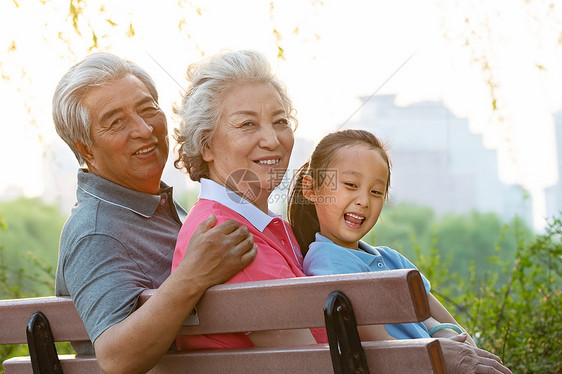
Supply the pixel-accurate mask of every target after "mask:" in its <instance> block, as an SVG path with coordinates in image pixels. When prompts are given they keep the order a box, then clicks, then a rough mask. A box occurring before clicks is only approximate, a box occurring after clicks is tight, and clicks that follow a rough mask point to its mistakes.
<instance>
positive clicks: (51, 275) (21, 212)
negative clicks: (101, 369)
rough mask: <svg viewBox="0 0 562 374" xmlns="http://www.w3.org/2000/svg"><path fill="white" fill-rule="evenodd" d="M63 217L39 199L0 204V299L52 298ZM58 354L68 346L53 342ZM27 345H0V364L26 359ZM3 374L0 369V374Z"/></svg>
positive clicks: (70, 351)
mask: <svg viewBox="0 0 562 374" xmlns="http://www.w3.org/2000/svg"><path fill="white" fill-rule="evenodd" d="M63 223H64V217H63V216H62V214H61V213H60V212H59V210H58V208H57V207H54V206H50V205H47V204H45V203H43V202H42V201H41V200H39V199H18V200H14V201H9V202H1V203H0V299H15V298H21V297H34V296H44V295H52V294H53V293H54V279H55V268H56V261H57V255H58V241H59V235H60V231H61V229H62V225H63ZM56 345H57V351H58V352H59V353H61V354H66V353H73V352H74V351H73V350H72V347H71V346H70V344H69V343H56ZM27 355H29V350H28V348H27V345H25V344H19V345H2V346H0V362H2V361H4V360H7V359H8V358H10V357H16V356H27ZM3 372H4V371H3V369H2V368H1V367H0V374H2V373H3Z"/></svg>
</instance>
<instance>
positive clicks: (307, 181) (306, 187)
mask: <svg viewBox="0 0 562 374" xmlns="http://www.w3.org/2000/svg"><path fill="white" fill-rule="evenodd" d="M313 182H314V181H313V180H312V177H311V176H310V175H305V176H304V177H302V195H303V196H304V198H305V199H307V200H309V201H311V202H313V203H314V202H315V201H316V195H315V193H314V183H313Z"/></svg>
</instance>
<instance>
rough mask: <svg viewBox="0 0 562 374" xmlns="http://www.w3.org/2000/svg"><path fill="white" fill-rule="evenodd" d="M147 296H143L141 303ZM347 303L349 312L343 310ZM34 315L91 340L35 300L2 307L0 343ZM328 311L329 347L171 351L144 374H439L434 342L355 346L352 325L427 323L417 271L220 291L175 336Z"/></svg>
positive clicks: (293, 322) (79, 368)
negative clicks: (193, 319) (38, 312)
mask: <svg viewBox="0 0 562 374" xmlns="http://www.w3.org/2000/svg"><path fill="white" fill-rule="evenodd" d="M334 291H339V293H333V292H334ZM153 293H154V290H148V291H145V292H143V294H142V295H141V301H140V302H141V304H142V303H143V302H145V301H146V300H147V299H148V298H149V297H150V296H151V295H152V294H153ZM346 297H347V299H349V300H350V302H351V304H352V305H351V306H349V305H347V304H346ZM327 300H328V301H327ZM327 304H329V305H327ZM326 308H327V309H326ZM324 309H326V311H324ZM37 311H41V312H42V313H43V314H44V315H45V316H46V317H47V319H48V321H49V324H50V328H51V331H52V335H53V338H54V340H55V341H78V340H87V339H88V336H87V334H86V331H85V329H84V326H83V324H82V322H81V320H80V318H79V316H78V313H77V312H76V309H75V308H74V305H73V304H72V302H71V300H70V299H69V298H63V297H41V298H32V299H19V300H1V301H0V321H1V322H0V323H1V326H2V327H1V330H0V344H23V343H26V342H27V337H26V325H27V324H28V321H29V319H30V316H32V315H33V314H34V313H35V312H37ZM353 312H354V313H353ZM325 313H326V315H327V317H326V321H327V322H326V323H327V324H328V325H327V329H328V330H329V335H330V344H329V345H328V344H317V345H310V346H298V347H275V348H243V349H220V350H218V349H217V350H198V351H188V352H169V353H167V354H166V355H165V356H164V357H163V358H162V360H161V361H160V362H159V363H158V364H157V365H156V367H154V368H153V369H152V370H151V371H150V373H175V372H183V371H186V372H189V373H322V374H324V373H330V372H333V371H334V370H335V371H336V372H342V373H347V372H368V369H366V368H365V369H363V371H356V370H361V369H357V367H358V366H357V365H359V366H361V364H362V363H361V361H362V360H364V363H366V365H368V367H369V368H370V370H371V372H380V373H444V372H445V369H444V366H443V357H442V353H441V348H440V345H439V341H438V340H435V339H415V340H395V341H380V342H363V343H360V342H359V341H358V338H357V330H356V327H355V320H356V322H357V324H358V325H369V324H381V323H403V322H415V321H422V320H424V319H426V318H427V317H429V306H428V302H427V297H426V294H425V292H424V288H423V284H422V280H421V277H420V274H419V272H418V271H416V270H394V271H381V272H376V273H361V274H346V275H331V276H320V277H304V278H293V279H281V280H272V281H262V282H248V283H236V284H222V285H217V286H214V287H212V288H210V289H209V290H207V292H206V293H205V294H204V295H203V297H202V298H201V300H200V301H199V303H198V304H197V318H198V324H197V325H186V326H183V327H182V329H181V331H180V334H182V335H190V334H203V333H205V334H211V333H227V332H239V331H263V330H276V329H301V328H313V327H324V326H325V315H324V314H325ZM188 320H189V319H188ZM350 326H351V327H350ZM354 344H355V346H354ZM350 347H351V348H350ZM330 348H332V349H330ZM30 350H31V348H30ZM32 355H33V353H32ZM342 356H343V357H342ZM332 358H333V359H335V361H334V362H336V364H335V366H333V363H332ZM59 360H60V363H61V366H62V369H63V371H64V372H65V373H99V372H101V371H100V369H99V366H98V365H97V362H96V359H95V357H94V356H76V355H61V356H59ZM338 360H340V361H341V362H343V364H340V363H339V362H338ZM339 365H341V366H339ZM3 367H4V370H5V372H6V374H14V373H31V372H32V360H31V358H30V357H17V358H11V359H9V360H6V361H5V362H4V363H3ZM340 370H341V371H340ZM365 370H366V371H365ZM36 372H37V371H36ZM41 372H43V371H41ZM50 372H54V371H50Z"/></svg>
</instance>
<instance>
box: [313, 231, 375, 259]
mask: <svg viewBox="0 0 562 374" xmlns="http://www.w3.org/2000/svg"><path fill="white" fill-rule="evenodd" d="M315 238H316V241H317V242H321V243H322V242H323V243H331V244H334V245H337V244H336V243H334V242H333V241H332V240H331V239H328V238H326V237H325V236H324V235H322V234H320V233H319V232H317V233H316V236H315ZM340 247H341V246H340ZM358 247H359V249H360V250H362V251H363V252H366V253H369V254H372V255H374V256H380V255H381V254H380V252H379V251H378V250H377V249H376V248H375V247H371V246H370V245H369V244H367V243H365V242H363V241H361V240H359V243H358ZM345 249H349V248H345ZM349 250H350V251H352V249H349Z"/></svg>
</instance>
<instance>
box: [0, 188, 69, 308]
mask: <svg viewBox="0 0 562 374" xmlns="http://www.w3.org/2000/svg"><path fill="white" fill-rule="evenodd" d="M0 211H1V212H2V214H3V217H4V221H5V226H6V228H5V229H4V230H0V246H1V248H0V268H1V270H2V276H1V278H0V280H1V282H0V298H2V299H6V298H18V297H26V296H29V295H33V296H38V295H53V293H54V274H55V269H56V264H57V256H58V243H59V237H60V232H61V230H62V226H63V224H64V220H65V217H64V216H63V215H62V214H61V212H60V211H59V210H58V208H57V207H55V206H51V205H47V204H45V203H43V202H42V201H41V200H39V199H23V198H22V199H18V200H14V201H6V202H1V203H0Z"/></svg>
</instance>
